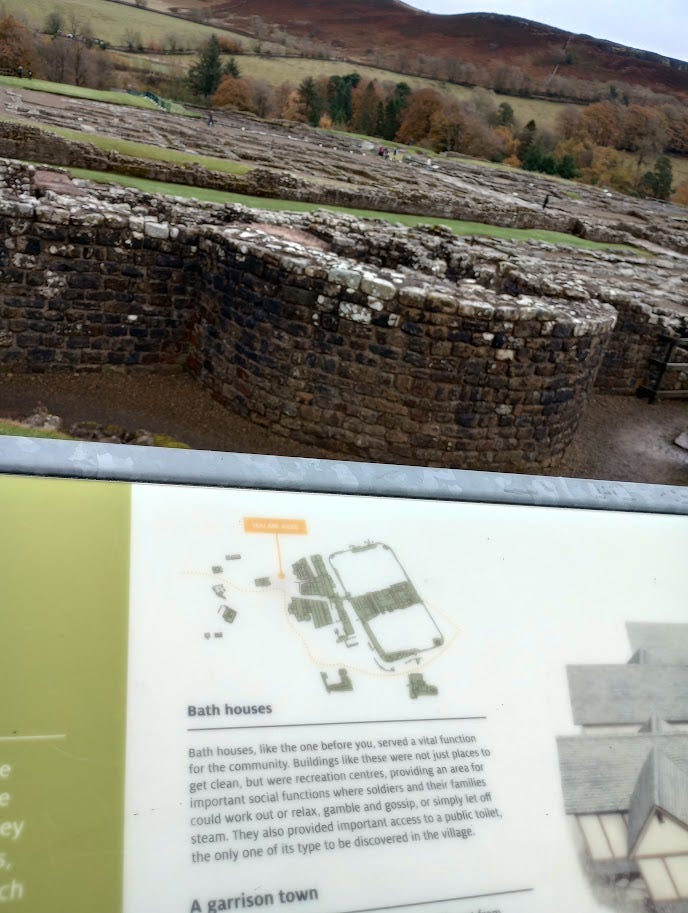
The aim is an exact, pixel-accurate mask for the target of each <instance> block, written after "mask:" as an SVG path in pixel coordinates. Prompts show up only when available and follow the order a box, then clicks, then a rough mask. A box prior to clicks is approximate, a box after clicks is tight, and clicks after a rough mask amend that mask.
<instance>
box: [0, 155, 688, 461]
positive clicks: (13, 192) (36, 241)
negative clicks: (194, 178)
mask: <svg viewBox="0 0 688 913" xmlns="http://www.w3.org/2000/svg"><path fill="white" fill-rule="evenodd" d="M51 175H52V177H51ZM47 177H48V179H46V175H45V173H37V172H36V171H35V169H34V168H33V167H31V166H27V165H24V164H21V163H19V162H15V161H9V160H4V161H1V162H0V238H1V239H2V244H1V245H0V278H1V279H2V293H1V295H0V371H12V372H15V373H16V372H46V371H72V372H87V371H102V370H148V371H172V370H182V369H185V370H187V371H189V372H191V374H192V375H193V376H194V377H195V378H196V379H197V380H198V382H199V383H200V384H201V385H202V386H203V387H205V388H207V389H209V390H210V391H212V394H213V395H214V396H215V397H216V398H217V399H218V400H219V401H220V402H222V403H224V404H226V405H227V407H228V408H230V409H232V410H236V411H237V412H239V413H240V414H242V415H244V416H246V417H248V418H250V419H251V420H252V421H253V422H255V423H256V424H258V425H260V426H263V427H264V428H266V429H268V430H269V431H271V432H272V433H275V434H279V435H282V436H284V437H287V438H291V439H293V440H296V441H299V442H303V443H307V444H312V445H316V446H318V447H321V448H324V449H326V450H327V449H329V450H330V451H332V452H333V453H337V454H338V455H341V454H342V453H344V454H349V455H350V456H351V457H354V458H363V459H369V460H373V461H380V462H400V463H410V464H421V465H427V466H449V467H461V468H481V469H494V470H499V471H527V472H537V471H541V470H546V469H552V468H556V466H557V463H558V461H559V460H560V459H561V457H562V455H563V454H564V452H565V450H566V448H567V446H568V445H569V443H570V442H571V440H572V438H573V435H574V433H575V430H576V427H577V424H578V422H579V419H580V417H581V415H582V413H583V410H584V409H585V405H586V402H587V400H588V397H589V395H590V393H591V391H592V390H593V389H595V390H596V391H598V392H602V393H615V394H623V395H633V394H635V393H636V392H637V390H638V388H639V387H640V386H641V385H643V384H647V383H648V382H649V380H650V377H651V370H652V369H651V357H653V356H657V355H660V354H661V352H662V350H663V346H664V345H665V342H664V337H665V336H666V335H670V336H671V335H680V334H682V335H686V323H687V317H688V307H687V303H686V302H687V292H688V284H687V282H686V275H685V268H684V264H685V257H683V256H682V255H681V254H678V253H676V252H671V251H665V252H663V253H658V254H656V255H655V256H652V257H649V256H647V255H645V254H644V253H641V252H633V251H632V250H618V251H615V252H609V251H587V250H586V251H584V250H577V249H574V248H566V247H561V246H554V245H551V244H547V243H544V242H534V241H531V242H528V243H525V244H524V243H515V242H509V241H503V240H491V239H488V238H465V239H461V238H458V237H456V236H455V235H453V234H452V232H451V231H450V230H449V229H446V228H442V227H438V228H417V229H408V228H404V227H401V226H395V225H390V224H388V223H385V222H381V221H363V220H359V219H356V218H354V217H351V216H344V215H339V214H333V213H329V212H325V211H317V212H314V213H304V214H294V213H275V212H266V211H256V210H253V209H247V208H245V207H242V206H238V205H219V204H210V203H199V202H197V201H188V200H184V199H181V198H172V197H160V196H153V195H147V194H143V193H137V192H134V191H131V190H125V189H120V188H111V187H110V188H105V187H101V186H97V185H93V184H89V183H87V182H79V181H77V182H75V183H74V184H71V183H70V182H69V180H68V179H66V178H65V177H64V175H62V176H61V177H60V172H51V173H50V174H49V175H48V176H47ZM56 182H57V183H56ZM687 361H688V360H687ZM687 371H688V364H687ZM685 381H686V375H681V374H680V373H678V374H676V375H674V382H675V383H677V384H680V383H683V384H684V385H685Z"/></svg>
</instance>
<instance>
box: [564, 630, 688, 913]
mask: <svg viewBox="0 0 688 913" xmlns="http://www.w3.org/2000/svg"><path fill="white" fill-rule="evenodd" d="M627 631H628V637H629V640H630V643H631V649H632V653H633V655H632V657H631V659H630V660H629V661H628V663H626V664H625V665H586V666H569V667H568V668H567V673H568V681H569V693H570V697H571V707H572V711H573V718H574V722H575V723H576V724H577V725H579V726H581V728H582V734H581V735H578V736H571V737H560V738H559V739H558V740H557V744H558V749H559V763H560V770H561V780H562V787H563V793H564V802H565V808H566V812H567V814H569V815H572V816H575V819H576V822H577V826H578V829H579V832H580V835H581V838H582V842H583V844H584V846H585V850H586V856H587V857H588V861H589V866H590V869H591V871H592V874H593V876H595V877H596V878H597V879H598V883H599V882H606V883H607V884H609V885H612V886H614V888H615V889H616V890H615V895H614V896H615V899H616V905H617V907H618V909H622V910H631V909H638V910H649V911H657V913H688V624H628V625H627Z"/></svg>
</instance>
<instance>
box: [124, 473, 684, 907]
mask: <svg viewBox="0 0 688 913" xmlns="http://www.w3.org/2000/svg"><path fill="white" fill-rule="evenodd" d="M247 516H248V517H283V518H301V519H304V520H305V521H306V523H307V526H308V535H307V536H296V535H294V536H289V535H283V536H280V546H281V552H282V560H283V562H284V567H285V571H286V572H287V574H289V568H290V565H291V564H292V563H293V562H294V561H296V560H298V559H299V558H301V557H303V556H307V555H311V554H316V553H319V554H322V555H323V556H325V558H326V557H327V556H328V555H329V554H330V553H331V552H333V551H338V550H341V549H346V548H348V547H349V546H351V545H360V544H362V543H364V542H365V541H367V540H372V541H379V542H384V543H386V544H388V545H389V546H391V547H392V548H393V549H394V551H395V553H396V555H397V556H398V558H399V561H400V562H401V564H402V565H403V567H404V568H405V570H406V572H407V573H408V575H409V577H410V579H411V581H412V582H413V583H414V585H415V587H416V588H417V590H418V592H419V593H420V595H421V597H422V598H423V599H424V601H425V603H426V604H427V606H428V608H429V609H430V611H431V612H432V613H433V616H434V617H435V618H436V619H437V620H438V623H439V624H440V627H441V628H442V630H443V633H445V632H446V633H448V634H449V635H450V636H449V637H447V638H446V639H447V641H451V642H450V643H449V644H448V646H447V648H446V649H444V651H443V652H442V653H441V655H440V656H439V657H438V658H437V659H436V660H435V661H434V662H433V663H432V664H431V665H430V666H429V667H428V668H427V670H424V674H425V677H426V679H427V680H428V682H430V683H431V684H434V685H437V687H438V688H439V694H438V695H437V696H436V697H432V698H427V697H420V698H419V699H417V700H414V701H411V700H409V695H408V688H405V686H404V679H401V678H396V677H395V676H394V675H389V674H384V673H382V674H378V675H373V674H363V673H360V674H359V673H353V674H352V679H353V681H354V690H353V691H350V692H345V693H341V694H328V693H327V692H326V691H325V688H324V687H323V685H322V681H321V678H320V669H319V667H318V665H317V664H316V663H315V662H314V661H313V657H312V656H311V655H309V653H308V652H307V650H306V649H305V647H304V645H303V643H302V641H301V640H300V639H299V638H298V637H296V636H295V635H294V625H293V619H290V618H288V617H287V614H286V611H285V609H286V600H285V598H284V594H283V592H282V590H281V589H280V586H281V581H280V580H279V579H278V578H277V576H276V572H277V558H276V548H275V538H274V536H271V535H259V534H247V533H245V532H244V529H243V518H244V517H247ZM229 553H237V554H241V556H242V557H241V559H240V560H237V561H236V562H233V563H232V567H231V568H230V567H229V562H227V561H225V560H224V556H225V555H227V554H229ZM687 554H688V522H687V521H686V518H685V517H680V516H667V515H648V514H633V513H614V512H608V511H590V510H576V509H554V508H541V507H520V506H511V505H487V504H471V503H457V502H439V501H424V500H402V499H390V498H372V497H355V496H344V495H317V494H294V493H275V492H264V491H244V490H220V489H204V488H189V487H173V486H161V485H134V486H133V495H132V566H131V608H130V613H131V615H130V657H129V663H130V668H129V697H128V710H127V713H128V744H127V786H126V829H125V903H124V911H125V913H150V911H153V910H154V911H162V910H164V911H165V913H190V909H191V905H192V903H193V901H194V899H197V900H198V901H199V903H200V904H201V908H202V910H203V913H205V911H206V909H207V902H208V900H209V899H213V898H229V897H236V896H238V895H240V894H241V893H242V892H245V893H246V894H253V893H255V892H259V891H260V892H274V893H275V894H277V892H278V890H279V889H280V888H282V889H285V890H293V889H295V888H311V887H314V888H316V889H317V891H318V900H317V901H315V902H313V901H311V902H309V903H306V904H300V905H298V904H295V906H296V907H298V908H299V909H307V910H308V911H309V913H349V911H368V910H376V909H385V910H394V909H396V908H397V907H398V908H402V907H403V908H404V909H412V910H414V909H418V910H431V909H434V910H440V911H443V913H454V911H456V913H478V911H493V910H495V911H500V913H526V911H527V913H552V911H555V910H556V911H557V913H581V911H586V913H593V911H601V910H605V909H607V908H606V907H604V906H602V905H601V904H600V903H599V902H598V901H597V900H596V899H595V897H594V896H593V895H592V893H591V891H590V888H589V885H588V882H587V881H586V878H585V875H584V873H583V870H582V867H581V864H580V861H579V859H578V856H577V848H576V845H575V842H574V840H573V839H572V831H571V822H570V820H569V819H567V818H566V816H565V815H564V813H563V799H562V793H561V786H560V778H559V766H558V758H557V747H556V737H557V736H558V735H566V734H575V733H576V732H577V728H576V727H575V726H574V725H573V721H572V717H571V710H570V701H569V695H568V688H567V680H566V665H567V664H594V663H625V662H627V661H628V659H629V658H630V646H629V643H628V640H627V636H626V629H625V625H626V623H627V622H629V621H630V622H643V621H652V622H688V607H687V605H686V595H685V562H686V555H687ZM213 565H222V566H223V568H224V572H225V573H226V574H230V575H231V578H232V581H233V583H234V584H235V585H236V586H237V587H239V589H237V590H236V599H234V600H233V597H232V595H231V590H230V595H229V597H228V601H229V602H230V604H236V605H237V607H238V612H239V614H238V616H237V618H236V621H235V622H234V624H232V625H231V626H229V625H225V630H224V636H223V637H222V639H210V640H206V639H205V638H204V636H203V634H204V632H206V631H212V630H216V629H218V627H219V625H218V622H217V619H218V616H217V608H218V606H217V602H218V600H217V598H216V597H215V595H214V594H213V592H212V586H213V584H214V583H216V582H217V580H216V578H214V575H213V573H212V571H211V568H212V566H213ZM264 576H270V577H271V581H272V584H273V586H272V587H271V588H270V589H265V590H261V591H258V592H253V591H255V586H254V580H255V579H256V578H259V577H264ZM316 659H317V657H316ZM346 661H347V656H346V655H343V656H342V657H341V660H340V661H339V662H337V663H336V665H342V666H346ZM326 671H329V672H332V671H333V670H332V669H331V668H330V667H327V670H326ZM335 677H336V676H335ZM225 702H229V703H232V704H271V705H272V707H273V712H272V714H271V715H270V716H269V717H258V718H255V717H253V718H249V719H246V718H243V719H242V718H241V717H239V718H233V717H229V718H224V717H223V718H221V719H211V720H208V721H207V725H218V726H227V725H234V724H236V725H241V724H243V725H246V724H251V725H259V724H262V723H266V724H268V725H270V726H277V725H280V724H282V725H287V724H298V723H319V722H330V721H331V722H344V721H373V722H371V723H361V724H360V725H348V726H332V727H327V726H320V727H318V728H314V729H310V728H294V729H288V728H285V729H284V730H283V734H284V737H285V739H287V740H289V741H292V742H299V741H317V740H319V739H323V740H328V739H335V738H336V739H344V738H346V739H354V738H373V739H376V738H394V737H402V736H404V735H408V734H413V735H416V736H417V735H418V734H421V735H423V734H432V733H433V732H438V733H439V732H446V731H447V727H446V724H435V723H427V724H425V723H424V724H410V723H409V724H406V725H404V724H399V725H396V724H395V725H377V724H375V722H374V721H375V720H405V719H408V720H412V719H417V718H420V717H423V718H429V717H432V718H444V717H472V716H483V715H484V716H485V717H486V718H487V719H486V720H484V721H479V722H473V723H466V724H461V726H462V731H465V732H474V733H475V734H476V735H478V737H479V741H480V743H481V744H483V745H485V746H487V747H489V749H490V750H491V752H492V756H491V758H490V761H489V766H488V767H487V770H486V777H487V780H488V787H489V788H490V789H491V790H492V792H493V795H494V801H495V803H496V804H497V805H498V806H499V808H500V810H501V812H502V815H503V817H502V819H500V820H498V821H496V822H487V823H485V824H484V825H482V826H480V827H479V828H477V836H476V837H474V838H472V839H470V840H467V841H461V840H459V841H446V840H445V841H441V842H440V841H438V842H433V843H426V842H423V843H415V844H412V845H408V846H403V845H397V846H388V847H382V848H376V849H370V848H362V849H348V850H343V851H333V852H331V853H321V854H318V855H317V856H315V857H311V858H304V857H298V856H289V857H284V856H276V857H274V858H272V859H254V860H244V861H239V862H237V863H229V862H225V863H211V864H205V865H198V864H196V865H193V864H192V863H191V858H190V846H189V835H190V833H192V830H191V828H190V824H189V819H190V816H191V812H190V809H189V796H188V791H187V783H188V775H187V768H188V763H189V762H188V749H189V747H191V746H193V747H202V746H203V745H206V744H207V745H211V746H212V745H217V744H227V745H228V744H232V740H235V741H236V742H240V743H241V744H244V743H245V742H246V741H247V740H248V739H249V738H253V739H254V740H255V741H256V743H257V742H258V741H260V739H261V732H260V731H259V730H254V731H251V732H249V731H241V732H237V733H233V732H231V731H223V732H218V733H190V732H187V729H188V728H189V727H191V726H198V725H204V721H203V720H201V721H198V720H197V721H195V722H194V721H193V720H190V719H189V717H188V716H187V705H189V704H194V705H204V704H211V703H216V704H221V705H223V704H224V703H225ZM423 727H425V728H423ZM433 727H435V728H434V729H433ZM266 731H268V730H266ZM269 732H270V733H271V735H272V736H273V737H274V736H278V735H280V731H279V730H276V729H271V730H269ZM347 836H348V835H347ZM524 888H532V889H533V890H532V892H531V893H524V894H504V895H503V896H495V897H492V898H491V897H486V898H485V899H481V900H461V901H452V902H447V903H437V902H438V901H441V900H443V899H445V898H454V897H466V896H479V895H488V894H497V893H499V892H508V891H515V890H519V889H524ZM433 901H434V904H433V905H432V906H424V905H422V903H425V904H427V903H430V902H433ZM415 904H418V907H417V908H416V907H415V906H414V905H415Z"/></svg>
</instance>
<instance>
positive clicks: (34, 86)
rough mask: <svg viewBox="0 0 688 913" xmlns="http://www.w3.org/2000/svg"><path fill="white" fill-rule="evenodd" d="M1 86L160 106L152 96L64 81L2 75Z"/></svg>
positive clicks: (128, 104)
mask: <svg viewBox="0 0 688 913" xmlns="http://www.w3.org/2000/svg"><path fill="white" fill-rule="evenodd" d="M0 86H12V87H16V88H18V89H31V90H32V91H35V92H49V93H50V94H51V95H66V96H68V97H69V98H85V99H87V100H88V101H104V102H107V103H108V104H111V105H126V106H127V107H129V108H148V109H153V110H154V111H159V110H160V108H158V106H157V105H156V104H154V102H152V101H151V100H150V98H144V97H142V96H140V95H129V93H128V92H113V91H110V90H101V89H87V88H86V87H85V86H69V85H67V84H66V83H62V82H48V81H47V80H46V79H19V77H18V76H0Z"/></svg>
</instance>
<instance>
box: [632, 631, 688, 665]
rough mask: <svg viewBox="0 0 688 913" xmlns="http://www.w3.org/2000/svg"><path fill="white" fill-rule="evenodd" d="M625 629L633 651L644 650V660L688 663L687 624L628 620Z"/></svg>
mask: <svg viewBox="0 0 688 913" xmlns="http://www.w3.org/2000/svg"><path fill="white" fill-rule="evenodd" d="M626 630H627V632H628V639H629V641H630V644H631V650H632V651H633V653H635V652H636V651H638V650H644V651H645V652H646V654H647V656H648V659H646V660H645V662H647V661H648V660H649V661H650V662H654V663H662V664H663V665H688V625H686V624H646V623H641V622H629V623H628V624H627V625H626Z"/></svg>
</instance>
